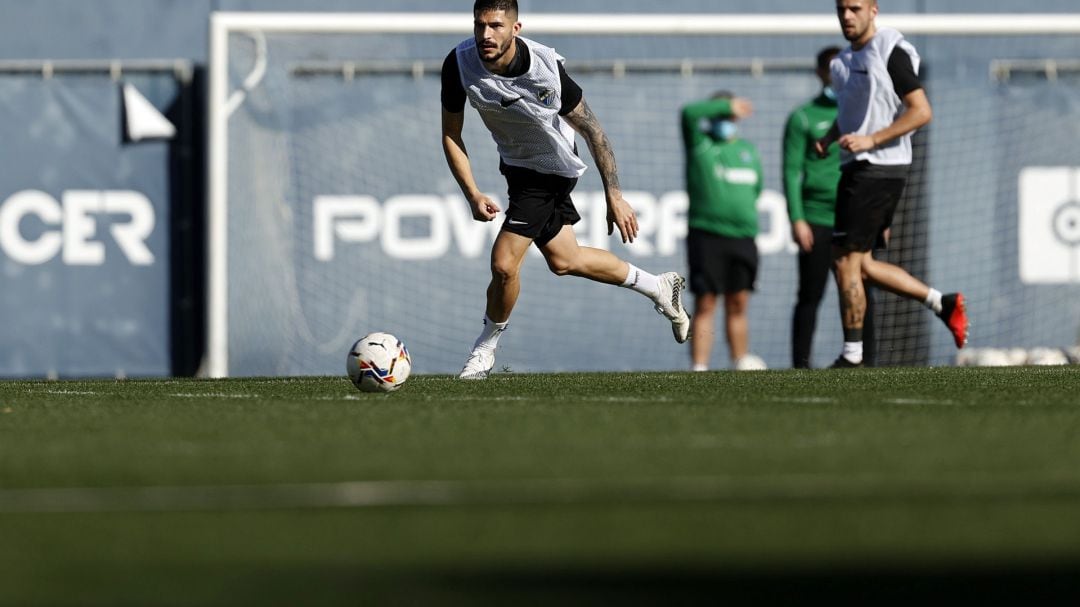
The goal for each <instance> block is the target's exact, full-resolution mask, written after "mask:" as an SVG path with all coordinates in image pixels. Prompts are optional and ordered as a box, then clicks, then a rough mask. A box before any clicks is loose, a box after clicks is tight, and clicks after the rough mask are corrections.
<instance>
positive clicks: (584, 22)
mask: <svg viewBox="0 0 1080 607" xmlns="http://www.w3.org/2000/svg"><path fill="white" fill-rule="evenodd" d="M523 22H524V23H525V25H526V28H527V31H528V33H529V34H530V35H532V34H581V35H588V36H606V35H611V36H624V35H643V36H654V35H656V36H659V35H663V36H686V37H695V36H805V35H838V25H837V22H836V18H835V17H834V16H832V15H828V14H770V15H752V16H751V15H722V14H697V15H670V14H668V15H664V14H625V15H619V14H603V15H598V14H545V13H531V14H529V15H527V16H526V17H525V18H524V19H523ZM470 24H471V19H470V16H469V15H468V14H464V13H460V12H456V13H256V12H217V13H213V14H212V15H211V18H210V48H209V82H210V84H209V103H208V111H209V134H208V141H209V158H208V162H209V165H208V214H207V223H208V227H207V230H208V247H209V248H208V263H209V268H208V287H207V297H208V308H207V318H208V320H207V332H208V333H207V359H206V365H205V366H204V371H205V374H206V375H208V376H210V377H226V376H229V375H230V366H229V348H230V343H229V320H230V319H229V305H228V293H229V286H230V277H229V272H228V258H227V255H228V246H229V238H230V226H229V225H228V209H229V179H230V175H229V158H230V156H229V152H230V150H229V124H230V117H231V116H232V115H233V113H234V112H235V111H236V109H237V108H238V107H239V106H241V105H242V104H243V103H244V97H245V92H246V91H247V90H249V89H251V88H252V87H255V86H258V83H259V80H260V78H261V77H262V71H263V70H265V68H266V66H265V64H262V65H260V64H259V63H256V64H255V65H254V66H249V67H250V73H248V74H247V77H246V78H242V79H241V78H238V77H237V76H236V74H235V73H231V72H230V65H231V64H230V44H229V37H230V35H232V34H237V33H239V34H246V35H254V36H256V37H257V36H260V35H266V34H329V33H333V34H354V33H355V34H460V35H461V36H462V37H466V36H468V35H469V33H470V31H471V29H470ZM879 24H880V25H888V26H892V27H896V28H897V29H899V30H901V31H902V32H904V33H905V34H907V35H909V36H913V35H926V36H961V37H966V36H1039V35H1077V34H1080V15H1071V14H1024V15H1021V14H896V15H882V16H881V17H880V18H879ZM447 50H449V47H448V49H447ZM235 80H241V81H240V82H235Z"/></svg>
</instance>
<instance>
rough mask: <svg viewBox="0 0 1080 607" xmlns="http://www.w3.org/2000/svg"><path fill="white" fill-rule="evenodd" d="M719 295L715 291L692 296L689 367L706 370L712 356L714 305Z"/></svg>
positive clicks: (714, 326) (714, 323) (714, 329)
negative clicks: (691, 336)
mask: <svg viewBox="0 0 1080 607" xmlns="http://www.w3.org/2000/svg"><path fill="white" fill-rule="evenodd" d="M718 300H719V297H717V295H716V294H715V293H702V294H701V295H696V296H694V324H693V326H692V327H691V333H693V338H692V339H691V340H690V365H691V366H690V368H691V369H692V370H694V371H707V370H708V369H709V359H710V358H711V357H712V347H713V340H714V339H715V338H716V307H717V301H718Z"/></svg>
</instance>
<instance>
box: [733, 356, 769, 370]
mask: <svg viewBox="0 0 1080 607" xmlns="http://www.w3.org/2000/svg"><path fill="white" fill-rule="evenodd" d="M766 368H767V367H766V366H765V361H764V360H762V359H761V357H760V356H758V355H757V354H744V355H742V356H740V357H739V360H737V361H735V370H736V371H764V370H765V369H766Z"/></svg>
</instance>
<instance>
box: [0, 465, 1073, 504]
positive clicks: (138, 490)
mask: <svg viewBox="0 0 1080 607" xmlns="http://www.w3.org/2000/svg"><path fill="white" fill-rule="evenodd" d="M1039 497H1041V498H1047V499H1069V500H1076V499H1080V479H1078V478H1076V477H1075V476H1074V475H1058V476H1042V477H1039V476H1037V475H1016V476H1013V477H1001V476H991V475H981V476H980V475H978V474H953V475H947V476H935V477H934V478H924V479H918V478H914V479H912V478H894V477H888V476H881V475H862V476H839V475H838V476H831V475H815V474H806V475H784V476H770V477H753V478H746V477H737V476H706V477H682V478H638V479H585V478H580V479H519V480H502V481H453V480H449V481H353V482H341V483H313V484H281V485H223V486H194V487H182V486H181V487H175V486H174V487H101V488H94V487H81V488H47V489H0V513H9V514H10V513H46V512H70V513H95V512H189V511H200V512H220V511H249V510H288V509H332V508H372V507H417V506H429V507H436V506H485V505H486V506H515V505H576V504H626V503H693V502H700V503H745V502H756V501H761V502H774V503H775V502H785V501H813V500H848V501H850V500H863V501H869V500H872V501H903V500H942V499H946V500H957V499H967V500H988V499H1007V500H1015V499H1032V498H1039Z"/></svg>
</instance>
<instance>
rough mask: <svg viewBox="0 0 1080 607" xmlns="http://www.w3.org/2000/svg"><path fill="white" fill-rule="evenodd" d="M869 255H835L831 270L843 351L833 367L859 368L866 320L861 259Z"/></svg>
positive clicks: (846, 252) (853, 252) (856, 253)
mask: <svg viewBox="0 0 1080 607" xmlns="http://www.w3.org/2000/svg"><path fill="white" fill-rule="evenodd" d="M867 256H869V253H864V252H859V251H839V250H838V251H834V256H833V269H834V270H835V272H834V274H835V276H836V292H837V293H838V294H839V296H840V324H841V325H843V327H844V349H843V352H842V353H841V355H840V357H839V358H837V359H836V362H835V363H833V365H832V366H833V367H861V366H862V358H863V352H862V330H863V319H864V318H865V316H866V291H865V290H864V288H863V270H862V262H863V258H864V257H867Z"/></svg>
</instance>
